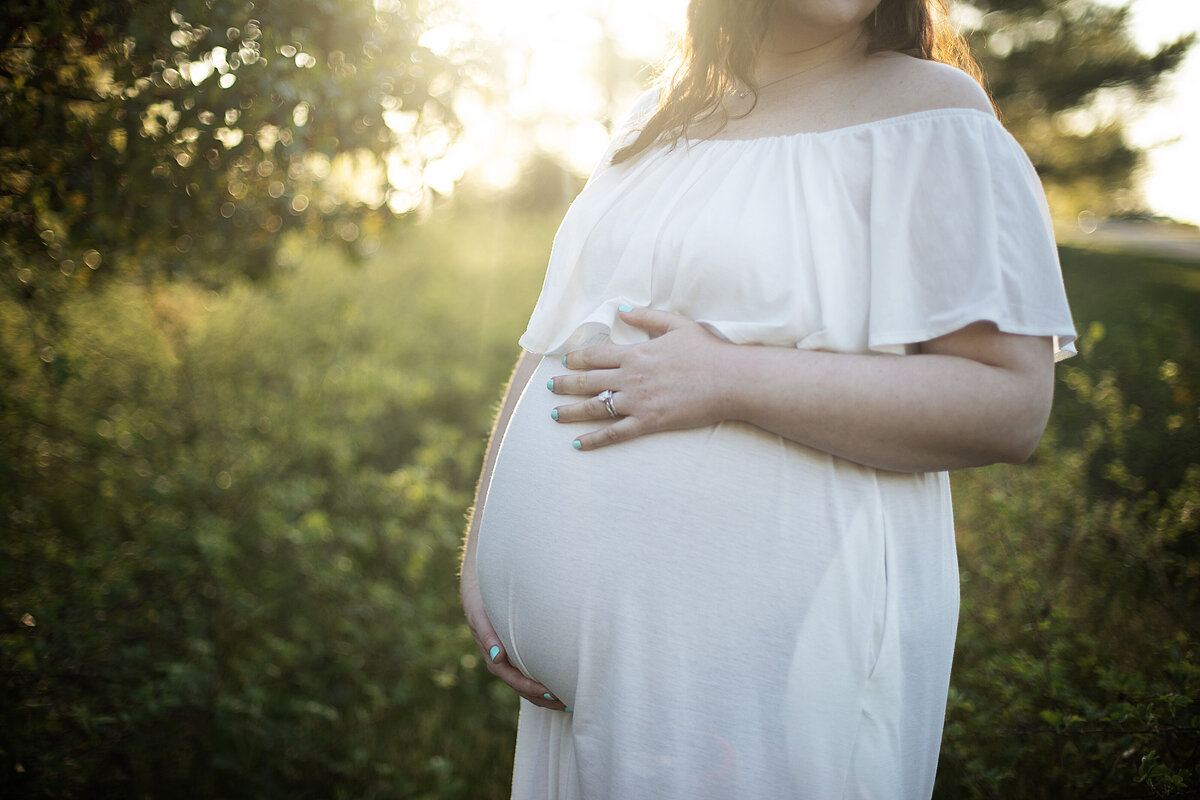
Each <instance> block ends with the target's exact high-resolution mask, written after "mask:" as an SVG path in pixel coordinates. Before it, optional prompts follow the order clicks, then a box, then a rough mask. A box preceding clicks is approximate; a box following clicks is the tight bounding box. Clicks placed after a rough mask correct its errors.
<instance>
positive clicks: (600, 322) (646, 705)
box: [477, 97, 1074, 800]
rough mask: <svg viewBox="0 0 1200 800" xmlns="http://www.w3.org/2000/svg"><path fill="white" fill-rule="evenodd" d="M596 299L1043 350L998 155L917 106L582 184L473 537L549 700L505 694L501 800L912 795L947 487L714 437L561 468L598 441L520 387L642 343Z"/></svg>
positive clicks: (1033, 263) (688, 149) (938, 725)
mask: <svg viewBox="0 0 1200 800" xmlns="http://www.w3.org/2000/svg"><path fill="white" fill-rule="evenodd" d="M652 104H653V98H652V97H648V98H644V99H643V101H642V102H641V103H640V110H638V109H635V113H634V116H633V117H632V118H631V122H630V123H627V124H628V125H636V124H637V123H638V122H639V121H640V119H641V117H640V116H639V115H644V114H645V113H646V111H647V110H648V109H649V108H650V107H651V106H652ZM627 135H628V131H626V133H625V134H624V136H627ZM621 138H623V137H618V140H619V139H621ZM610 152H611V150H610ZM606 162H607V156H606ZM622 303H628V304H631V305H634V306H650V307H653V308H660V309H669V310H672V311H677V312H679V313H682V314H685V315H687V316H688V317H690V318H692V319H695V320H698V321H701V322H703V323H704V324H706V325H707V326H709V328H710V329H712V330H713V331H714V332H716V333H718V334H719V335H721V336H723V337H725V338H726V339H728V340H730V341H732V342H735V343H739V344H742V343H744V344H768V345H786V346H796V347H801V348H811V349H821V350H828V351H834V352H843V353H878V354H879V355H878V357H879V358H897V357H900V358H903V357H905V354H906V353H911V352H912V351H913V349H914V347H913V346H914V345H915V344H916V343H918V342H921V341H924V340H928V339H930V338H933V337H936V336H939V335H942V334H946V333H950V332H952V331H954V330H957V329H959V328H962V327H963V326H965V325H967V324H969V323H972V322H976V321H980V320H990V321H991V322H994V323H995V324H996V325H997V326H998V327H999V328H1000V330H1002V331H1008V332H1011V333H1020V334H1032V335H1040V336H1054V337H1056V352H1057V353H1058V354H1059V355H1060V356H1061V355H1063V354H1065V353H1068V352H1070V341H1071V340H1072V339H1073V338H1074V329H1073V327H1072V322H1071V317H1070V312H1069V310H1068V307H1067V303H1066V299H1065V295H1064V292H1063V285H1062V278H1061V274H1060V271H1059V266H1058V260H1057V254H1056V250H1055V245H1054V238H1053V234H1052V232H1051V229H1050V222H1049V217H1048V214H1047V211H1046V206H1045V200H1044V196H1043V194H1042V190H1041V185H1040V183H1039V181H1038V178H1037V176H1036V174H1035V173H1034V171H1033V168H1032V166H1031V165H1030V163H1029V161H1028V159H1027V158H1026V156H1025V154H1024V153H1023V152H1022V150H1021V149H1020V147H1019V146H1018V145H1017V144H1016V142H1015V141H1014V140H1013V139H1012V137H1011V136H1010V135H1009V134H1008V133H1007V132H1006V131H1005V130H1004V128H1003V127H1002V126H1001V125H1000V124H999V122H997V120H996V119H994V118H993V117H992V116H990V115H988V114H986V113H983V112H980V111H976V110H968V109H940V110H933V111H924V112H918V113H913V114H908V115H904V116H901V117H896V118H893V119H887V120H883V121H878V122H871V123H867V124H861V125H854V126H851V127H847V128H841V129H837V130H832V131H826V132H820V133H800V134H795V135H786V136H772V137H766V138H759V139H744V140H734V139H726V140H722V139H716V140H696V141H690V142H684V143H681V144H679V145H678V146H676V147H674V148H669V147H665V146H659V147H655V148H653V149H651V150H649V151H646V152H644V153H642V154H641V155H640V156H638V157H637V158H636V159H634V160H632V161H631V162H627V163H624V164H621V165H617V166H610V167H604V168H602V169H600V170H599V171H598V172H597V173H596V174H595V175H594V176H593V177H592V179H591V181H589V183H588V185H587V187H586V188H585V189H584V191H583V192H582V193H581V194H580V195H579V197H578V198H577V199H576V201H575V202H574V204H573V205H572V206H571V209H570V211H569V212H568V213H567V216H566V218H565V219H564V221H563V223H562V227H561V228H560V230H559V232H558V235H557V236H556V238H555V242H554V248H553V251H552V254H551V257H550V264H549V269H548V273H547V275H546V280H545V285H544V287H543V289H542V294H541V298H540V299H539V301H538V304H537V307H536V309H535V311H534V312H533V316H532V318H531V320H530V322H529V327H528V330H527V331H526V332H525V334H524V336H522V338H521V345H522V346H523V347H524V348H525V349H526V350H528V351H530V352H532V353H537V354H544V355H545V357H544V358H543V359H542V361H541V363H540V365H539V367H538V369H537V372H536V374H535V375H534V376H533V379H532V380H531V381H530V382H529V384H528V386H527V388H526V389H525V390H524V392H523V393H522V395H521V397H520V399H519V401H518V403H517V405H516V407H515V410H514V412H513V414H512V417H511V419H510V421H509V424H508V427H507V429H506V430H505V432H504V435H503V439H502V440H501V444H500V448H499V451H498V457H497V461H496V464H495V469H494V472H493V475H492V478H491V482H490V485H489V486H488V487H487V489H486V495H485V499H484V509H483V516H482V520H481V527H480V530H479V533H478V536H479V540H478V545H477V570H478V575H479V581H480V588H481V592H482V596H483V600H484V604H485V608H486V610H487V612H488V616H489V618H490V619H491V621H492V623H493V625H494V626H495V628H496V631H497V633H498V634H499V636H500V638H501V640H502V641H503V643H504V645H505V647H506V649H507V651H508V654H509V657H510V658H511V660H512V661H513V663H514V664H515V665H516V666H517V667H518V668H520V669H521V670H522V671H523V672H525V673H526V674H528V675H530V676H531V677H533V678H535V679H537V680H539V681H541V682H542V683H544V684H545V685H546V686H548V687H549V688H550V690H551V691H552V692H554V694H555V695H556V696H557V697H559V698H560V699H561V700H562V701H563V702H564V703H566V705H567V706H569V707H571V708H572V709H573V713H564V712H559V711H549V710H546V709H542V708H538V707H536V706H533V705H532V704H530V703H527V702H524V701H522V704H521V705H522V709H521V717H520V723H519V732H518V739H517V755H516V768H515V773H514V776H513V796H514V797H515V798H519V799H520V800H526V798H558V799H560V800H574V799H575V798H587V799H588V800H609V799H610V798H612V799H614V800H634V799H637V798H645V799H646V800H671V799H673V798H688V799H689V800H695V799H697V798H712V800H717V798H721V799H725V798H748V799H754V800H773V799H774V798H803V799H804V800H834V799H835V798H888V799H889V800H893V799H895V798H928V797H929V795H930V792H931V791H932V787H933V779H934V771H935V768H936V765H937V754H938V747H939V742H940V738H941V732H942V719H943V716H944V713H945V702H946V692H947V686H948V683H949V678H950V662H951V656H952V652H953V646H954V634H955V627H956V624H957V615H958V572H957V562H956V558H955V547H954V531H953V521H952V519H951V508H950V491H949V483H948V480H947V476H946V474H945V473H944V472H935V473H901V472H888V471H881V470H875V469H870V468H867V467H863V466H860V465H857V464H854V463H851V462H848V461H845V460H843V459H840V458H836V457H834V456H830V455H827V454H825V453H821V452H818V451H816V450H812V449H810V448H807V447H804V446H802V445H799V444H795V443H793V442H790V441H787V440H784V439H782V438H780V437H779V436H775V435H773V434H770V433H767V432H765V431H763V430H761V429H758V428H755V427H753V426H750V425H746V424H742V423H737V422H722V423H719V424H717V425H713V426H710V427H706V428H700V429H695V430H687V431H675V432H668V433H657V434H653V435H649V436H645V437H642V438H639V439H636V440H633V441H630V442H627V443H623V444H619V445H616V446H613V447H608V448H603V449H600V450H596V451H590V452H577V451H575V450H574V449H573V448H572V446H571V441H572V439H573V438H574V437H575V436H577V435H580V434H582V433H585V432H587V431H590V430H594V429H595V428H596V427H598V423H596V422H591V423H586V424H582V423H581V424H560V423H557V422H554V421H553V420H551V418H550V410H551V408H553V407H554V406H555V405H558V404H561V403H563V402H565V401H564V398H562V397H559V396H556V395H553V394H551V393H550V392H548V391H547V390H546V386H545V384H546V379H547V378H549V377H551V376H554V375H561V374H563V373H564V372H565V369H564V367H563V366H562V364H561V363H560V358H561V355H562V354H563V353H564V352H566V351H568V350H570V349H573V348H577V347H580V346H583V345H585V344H588V343H592V342H596V341H601V340H603V339H605V337H610V338H611V339H612V341H614V342H616V343H618V344H626V343H634V342H638V341H642V340H644V339H645V338H646V337H645V334H644V333H642V332H641V331H639V330H636V329H634V328H632V327H630V326H628V325H626V324H624V323H622V322H621V321H619V320H618V319H617V318H616V309H617V306H618V305H620V304H622Z"/></svg>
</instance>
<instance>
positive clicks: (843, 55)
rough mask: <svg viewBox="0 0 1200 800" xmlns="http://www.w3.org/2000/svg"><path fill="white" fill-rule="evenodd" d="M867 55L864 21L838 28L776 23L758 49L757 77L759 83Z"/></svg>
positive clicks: (821, 69) (839, 65) (834, 67)
mask: <svg viewBox="0 0 1200 800" xmlns="http://www.w3.org/2000/svg"><path fill="white" fill-rule="evenodd" d="M866 57H867V36H866V32H865V30H864V28H863V26H862V23H861V22H858V23H854V24H850V25H844V26H839V28H838V29H836V30H832V31H831V30H829V29H822V28H819V27H816V26H811V25H796V26H790V25H776V26H773V28H772V30H771V31H770V33H768V34H767V39H766V41H765V42H763V47H762V50H761V51H760V52H759V56H758V63H757V64H756V65H755V70H754V72H755V81H756V82H757V83H758V85H759V86H766V85H767V84H770V83H774V82H776V81H780V80H782V79H785V78H787V77H788V76H790V75H799V74H801V73H809V72H811V73H814V75H815V73H818V72H821V73H825V72H826V71H828V70H837V69H842V68H845V67H846V66H848V65H850V64H853V63H857V62H859V61H861V60H862V59H864V58H866Z"/></svg>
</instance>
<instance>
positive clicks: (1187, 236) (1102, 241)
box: [1056, 220, 1200, 264]
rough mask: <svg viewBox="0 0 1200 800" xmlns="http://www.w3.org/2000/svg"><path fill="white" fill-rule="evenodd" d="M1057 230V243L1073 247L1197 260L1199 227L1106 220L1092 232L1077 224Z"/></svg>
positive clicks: (1199, 242) (1199, 255) (1196, 262)
mask: <svg viewBox="0 0 1200 800" xmlns="http://www.w3.org/2000/svg"><path fill="white" fill-rule="evenodd" d="M1056 234H1057V236H1058V241H1059V242H1060V243H1062V244H1066V245H1072V246H1075V247H1094V248H1096V249H1100V250H1120V251H1122V252H1128V253H1143V254H1145V255H1151V256H1166V257H1167V258H1175V259H1179V260H1180V261H1188V262H1191V263H1195V264H1200V229H1197V228H1193V227H1191V226H1187V225H1178V224H1172V223H1163V222H1152V221H1146V222H1141V221H1124V220H1105V221H1104V222H1101V223H1100V224H1099V225H1098V226H1097V227H1096V229H1095V230H1094V231H1092V232H1091V233H1085V232H1083V231H1082V230H1080V229H1079V228H1078V226H1074V225H1064V226H1061V227H1060V228H1058V229H1057V230H1056Z"/></svg>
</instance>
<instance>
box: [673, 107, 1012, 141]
mask: <svg viewBox="0 0 1200 800" xmlns="http://www.w3.org/2000/svg"><path fill="white" fill-rule="evenodd" d="M957 116H968V117H979V118H981V119H984V120H991V121H992V122H995V123H996V124H1000V121H999V120H998V119H996V117H995V116H994V115H993V114H990V113H988V112H986V111H981V110H980V109H978V108H966V107H955V108H928V109H925V110H924V111H910V112H909V113H907V114H897V115H896V116H892V117H882V118H880V119H873V120H868V121H867V122H856V123H854V124H852V125H843V126H841V127H838V128H826V129H825V130H819V131H793V132H791V133H774V134H769V135H764V136H743V137H721V136H713V137H708V138H703V139H701V138H695V139H693V138H687V139H684V140H683V141H684V142H686V143H687V144H688V146H695V145H698V144H705V143H708V142H725V143H734V142H743V143H749V142H770V141H780V140H786V139H807V138H818V137H826V136H837V135H840V134H848V133H856V132H859V131H863V130H869V129H871V128H883V127H888V126H890V125H899V124H903V123H906V122H916V121H920V120H926V119H935V118H938V117H957Z"/></svg>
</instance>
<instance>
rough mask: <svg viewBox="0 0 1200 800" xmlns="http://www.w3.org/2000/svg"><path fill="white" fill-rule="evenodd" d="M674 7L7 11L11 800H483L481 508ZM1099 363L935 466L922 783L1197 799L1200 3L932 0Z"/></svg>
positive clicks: (242, 3)
mask: <svg viewBox="0 0 1200 800" xmlns="http://www.w3.org/2000/svg"><path fill="white" fill-rule="evenodd" d="M684 5H685V3H684V0H638V2H633V1H632V0H609V1H608V2H599V0H579V2H575V3H569V4H565V3H551V2H547V1H546V0H509V2H505V3H489V2H486V1H485V0H374V1H373V2H371V1H369V0H291V2H288V3H269V2H265V0H262V1H260V2H253V1H252V0H175V2H162V1H161V0H146V1H145V2H136V3H135V2H132V0H125V1H123V2H122V1H118V0H112V1H110V2H106V1H104V0H94V1H93V2H82V0H56V2H52V3H49V2H42V1H41V0H37V1H36V2H35V1H34V0H9V2H8V3H6V5H5V7H4V9H3V10H0V370H2V371H3V382H2V383H0V513H2V515H3V516H2V519H3V535H2V539H0V681H2V683H0V796H3V797H6V798H7V797H13V798H18V797H19V798H26V797H29V798H43V797H44V798H75V797H87V798H95V797H118V796H119V797H200V798H218V797H219V798H243V797H244V798H269V797H289V798H297V797H299V798H306V797H313V798H394V797H401V798H500V797H507V795H508V780H509V775H510V771H511V765H512V748H513V741H514V735H515V723H516V708H517V701H516V698H515V697H514V696H513V695H511V694H510V693H509V691H508V690H507V689H506V688H505V687H503V686H502V685H500V684H499V683H498V682H496V681H494V680H493V679H491V678H490V677H489V676H488V674H487V673H486V670H484V669H483V666H482V664H481V663H480V658H479V654H478V653H477V652H476V649H475V646H474V644H473V642H472V640H471V637H470V635H469V633H468V631H467V629H466V626H465V624H464V623H463V621H462V619H461V612H460V609H459V602H458V592H457V584H456V578H455V572H456V568H457V559H458V548H459V542H460V537H461V533H462V530H463V528H464V519H465V512H466V509H467V508H468V506H469V505H470V503H471V498H472V495H473V490H474V484H475V480H476V477H477V475H478V470H479V465H480V461H481V457H482V451H483V446H484V442H485V438H486V435H487V431H488V429H489V426H490V422H491V419H492V416H493V414H494V411H495V407H496V403H497V401H498V400H499V397H500V393H501V389H502V385H503V383H504V381H505V380H506V378H507V377H508V374H509V371H510V369H511V367H512V364H513V363H514V361H515V359H516V357H517V355H518V348H517V345H516V338H517V336H518V335H519V334H520V332H521V331H522V330H523V328H524V324H525V322H526V320H527V318H528V313H529V311H530V309H531V308H532V305H533V302H534V300H535V299H536V296H537V292H538V289H539V287H540V285H541V279H542V271H543V269H544V266H545V262H546V257H547V254H548V252H549V246H550V242H551V239H552V236H553V233H554V230H555V227H556V225H557V223H558V220H559V219H560V217H561V215H562V213H563V210H564V208H565V206H566V204H567V203H569V201H570V200H571V198H572V197H573V196H574V195H575V193H576V192H577V191H578V190H579V188H580V186H581V185H582V181H583V180H584V178H585V177H586V174H587V171H588V170H589V169H590V168H591V166H592V165H593V164H594V163H595V161H596V159H597V158H598V157H599V155H600V153H601V151H602V150H603V148H604V145H605V143H606V141H607V138H608V135H609V131H610V130H611V129H612V126H613V124H614V120H616V119H619V118H620V116H621V115H622V113H623V112H624V110H625V109H626V108H627V107H628V106H629V105H630V103H631V102H632V101H633V99H634V98H635V97H637V96H638V94H640V92H642V91H643V90H644V89H645V87H646V86H647V85H649V83H650V82H651V81H652V80H653V77H654V68H655V64H656V63H658V60H659V59H660V57H661V56H662V55H663V54H664V52H665V51H666V49H667V47H668V46H669V44H670V42H671V39H672V36H673V35H674V34H675V33H676V32H677V31H678V30H679V25H680V21H681V17H682V12H683V8H684ZM954 19H955V21H956V22H957V24H959V25H960V26H961V27H962V28H963V30H964V31H965V32H966V33H967V34H968V35H969V37H970V40H971V43H972V46H973V48H974V49H975V52H976V54H977V56H978V58H979V59H980V61H981V62H982V64H983V65H984V68H985V70H986V72H987V75H988V83H989V87H990V89H991V91H992V92H993V94H994V96H995V98H996V100H997V102H998V104H999V106H1000V109H1001V111H1002V113H1003V118H1004V121H1005V123H1006V124H1007V125H1008V127H1009V128H1010V130H1011V131H1012V132H1013V133H1014V135H1016V136H1017V138H1018V139H1019V140H1020V142H1021V143H1022V145H1023V146H1024V147H1025V148H1026V150H1027V151H1028V152H1029V154H1030V156H1031V158H1032V159H1033V161H1034V164H1035V165H1036V167H1037V168H1038V171H1039V173H1040V175H1041V177H1042V179H1043V181H1044V183H1045V186H1046V190H1047V194H1048V197H1049V199H1050V202H1051V206H1052V211H1053V214H1054V217H1055V223H1056V226H1057V230H1058V233H1059V237H1060V243H1061V247H1060V253H1061V257H1062V262H1063V269H1064V275H1065V278H1066V282H1067V288H1068V293H1069V295H1070V297H1071V300H1072V306H1073V311H1074V314H1075V319H1076V324H1077V327H1078V328H1079V331H1080V334H1081V339H1080V356H1079V357H1078V358H1076V359H1074V360H1072V361H1068V362H1066V363H1064V364H1062V365H1060V366H1059V367H1058V386H1057V394H1056V405H1055V411H1054V415H1053V418H1052V421H1051V425H1050V428H1049V430H1048V431H1047V434H1046V436H1045V439H1044V441H1043V442H1042V445H1041V447H1040V448H1039V450H1038V451H1037V453H1036V454H1035V456H1034V457H1033V459H1032V460H1031V461H1030V463H1029V464H1026V465H1021V466H1015V467H1014V466H1004V465H1000V466H994V467H988V468H985V469H978V470H968V471H963V472H959V473H956V474H955V475H954V476H953V483H954V492H955V505H956V513H957V515H958V520H959V525H958V528H959V546H960V559H961V570H962V581H963V584H962V602H963V605H962V617H961V622H960V632H959V642H958V652H957V654H956V662H955V673H954V679H953V684H952V687H951V693H950V702H949V709H948V716H947V725H946V735H945V739H944V742H943V747H942V755H941V767H940V771H939V777H938V784H937V789H936V795H937V796H938V797H939V798H1134V797H1195V796H1197V795H1200V767H1198V765H1200V654H1198V653H1197V649H1196V648H1197V644H1198V641H1200V536H1198V534H1200V347H1198V344H1197V336H1198V335H1200V235H1198V232H1197V229H1196V227H1195V225H1196V223H1197V222H1200V193H1197V192H1196V190H1195V184H1196V181H1197V179H1198V178H1200V90H1198V88H1197V87H1200V55H1197V52H1196V48H1194V47H1192V45H1193V38H1194V34H1195V32H1196V31H1197V30H1198V29H1200V3H1196V2H1195V0H1134V2H1133V3H1131V4H1130V5H1128V6H1123V5H1119V4H1115V3H1111V2H1109V0H974V1H973V2H970V3H967V2H960V3H956V4H955V5H954Z"/></svg>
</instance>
